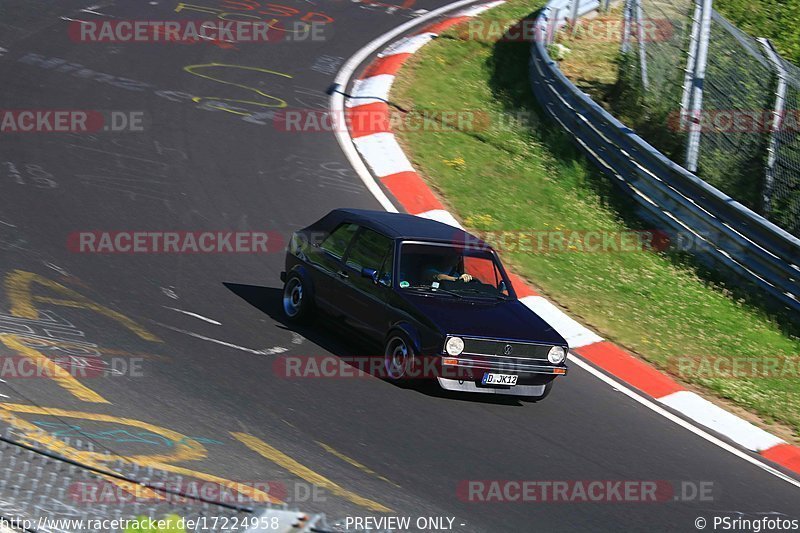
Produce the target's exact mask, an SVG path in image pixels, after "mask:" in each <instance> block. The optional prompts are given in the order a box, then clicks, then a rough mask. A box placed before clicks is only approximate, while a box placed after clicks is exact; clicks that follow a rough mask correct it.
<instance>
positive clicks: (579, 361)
mask: <svg viewBox="0 0 800 533" xmlns="http://www.w3.org/2000/svg"><path fill="white" fill-rule="evenodd" d="M569 360H570V362H572V363H575V364H576V365H578V366H579V367H581V368H582V369H584V370H586V371H587V372H589V373H590V374H592V375H593V376H595V377H596V378H598V379H600V380H602V381H604V382H606V383H607V384H608V385H611V386H612V387H613V388H615V389H617V390H618V391H619V392H621V393H622V394H624V395H625V396H628V397H629V398H631V399H632V400H634V401H637V402H639V403H640V404H642V405H644V406H645V407H647V408H648V409H650V410H652V411H654V412H656V413H657V414H659V415H661V416H663V417H664V418H666V419H667V420H669V421H671V422H674V423H676V424H678V425H679V426H681V427H682V428H684V429H687V430H689V431H691V432H692V433H694V434H695V435H697V436H698V437H700V438H703V439H705V440H707V441H708V442H710V443H712V444H715V445H716V446H719V447H720V448H722V449H723V450H725V451H727V452H730V453H732V454H733V455H735V456H736V457H739V458H741V459H744V460H745V461H747V462H748V463H750V464H752V465H755V466H757V467H758V468H760V469H761V470H764V471H766V472H768V473H770V474H772V475H773V476H775V477H778V478H780V479H782V480H784V481H786V482H787V483H789V484H791V485H794V486H795V487H798V488H800V481H798V480H796V479H794V478H792V477H791V476H788V475H786V474H784V473H783V472H781V471H780V470H777V469H775V468H773V467H771V466H769V465H768V464H766V463H764V462H762V461H759V460H758V459H756V458H755V457H752V456H751V455H748V454H747V453H745V452H743V451H742V450H740V449H738V448H736V447H734V446H732V445H730V444H728V443H727V442H725V441H723V440H720V439H719V438H717V437H715V436H714V435H712V434H710V433H708V432H706V431H705V430H703V429H701V428H699V427H697V426H695V425H694V424H692V423H691V422H688V421H686V420H684V419H683V418H681V417H679V416H677V415H675V414H673V413H670V412H669V411H667V410H666V409H664V408H663V407H661V406H659V405H658V404H656V403H655V402H654V401H652V400H650V399H648V398H645V397H644V396H642V395H641V394H638V393H636V392H634V391H632V390H631V389H629V388H628V387H626V386H625V385H623V384H622V383H620V382H619V381H617V380H615V379H613V378H612V377H610V376H607V375H606V374H604V373H603V372H601V371H599V370H597V369H596V368H594V367H593V366H591V365H590V364H589V363H587V362H585V361H584V360H582V359H580V358H578V357H576V356H575V355H574V354H569Z"/></svg>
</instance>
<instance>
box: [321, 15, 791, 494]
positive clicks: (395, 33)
mask: <svg viewBox="0 0 800 533" xmlns="http://www.w3.org/2000/svg"><path fill="white" fill-rule="evenodd" d="M471 3H474V0H459V1H458V2H454V3H452V4H449V5H446V6H443V7H440V8H438V9H436V10H434V11H431V12H430V13H428V14H427V15H423V16H421V17H419V18H417V19H412V20H410V21H408V22H406V23H404V24H401V25H400V26H398V27H396V28H395V29H394V30H391V31H389V32H387V33H385V34H383V35H381V36H379V37H377V38H375V39H373V40H372V41H370V42H369V43H367V44H366V45H365V46H363V47H362V48H361V49H360V50H358V51H357V52H356V53H355V54H354V55H353V56H351V57H350V59H348V60H347V63H345V64H344V66H343V67H342V68H341V69H340V70H339V73H338V74H337V75H336V79H335V83H337V84H338V85H339V88H340V89H342V90H345V89H346V88H347V85H348V84H349V83H350V78H351V77H352V76H353V73H354V72H355V70H356V69H357V68H358V67H359V66H360V65H361V64H362V63H363V62H364V61H365V60H366V59H367V58H368V57H369V56H370V55H372V54H374V53H375V52H376V51H377V50H378V49H380V48H381V47H384V46H385V45H386V43H388V42H389V41H391V40H392V39H394V38H396V37H399V36H400V35H402V34H403V33H406V32H408V31H410V30H411V29H413V28H414V27H416V26H418V25H422V24H424V23H426V22H428V21H429V20H431V19H434V18H436V17H438V16H440V15H443V14H445V13H447V12H448V11H452V10H454V9H458V8H461V7H464V6H466V5H468V4H471ZM330 110H331V116H332V118H333V120H334V121H335V122H334V123H335V124H345V117H344V96H343V95H342V94H340V93H334V94H333V95H331V100H330ZM335 135H336V140H337V141H338V142H339V146H341V147H342V151H343V152H344V154H345V156H346V157H347V159H348V161H349V162H350V164H351V165H352V166H353V169H355V171H356V173H357V174H358V176H359V177H360V178H361V181H363V182H364V184H365V185H366V187H367V190H369V191H370V192H371V193H372V195H373V196H374V197H375V199H376V200H378V202H379V203H380V204H381V205H382V206H383V208H384V209H386V210H387V211H389V212H395V213H396V212H397V208H396V207H395V206H394V205H393V204H392V202H391V201H390V200H389V198H388V197H387V196H386V194H384V192H383V191H382V190H381V188H380V187H379V186H378V184H377V181H376V180H375V179H374V178H373V177H372V175H371V174H370V172H369V170H368V169H367V167H366V165H365V164H364V162H363V161H362V160H361V156H360V155H359V154H358V152H357V151H356V149H355V146H354V145H353V140H352V139H351V138H350V135H349V131H348V130H347V128H338V127H337V128H336V132H335ZM569 359H570V361H572V362H573V363H575V364H576V365H578V366H580V367H581V368H583V369H584V370H586V371H587V372H589V373H590V374H592V375H593V376H595V377H596V378H598V379H600V380H601V381H603V382H605V383H606V384H608V385H610V386H611V387H612V388H614V389H617V390H618V391H620V392H622V393H623V394H625V395H626V396H628V397H630V398H631V399H633V400H634V401H636V402H639V403H640V404H642V405H644V406H645V407H647V408H648V409H650V410H652V411H654V412H655V413H656V414H659V415H661V416H663V417H664V418H666V419H667V420H670V421H671V422H674V423H675V424H677V425H679V426H681V427H682V428H684V429H686V430H688V431H690V432H692V433H694V434H695V435H697V436H698V437H700V438H702V439H705V440H707V441H708V442H711V443H712V444H714V445H716V446H718V447H720V448H722V449H723V450H725V451H727V452H729V453H731V454H733V455H735V456H737V457H739V458H741V459H743V460H745V461H747V462H748V463H750V464H752V465H754V466H756V467H758V468H760V469H762V470H764V471H765V472H767V473H769V474H772V475H773V476H775V477H777V478H779V479H782V480H783V481H786V482H787V483H789V484H791V485H794V486H795V487H798V488H800V481H798V480H796V479H794V478H792V477H790V476H788V475H786V474H784V473H783V472H781V471H779V470H777V469H775V468H773V467H771V466H769V465H768V464H766V463H764V462H762V461H760V460H758V459H756V458H754V457H752V456H750V455H748V454H747V453H745V452H743V451H742V450H740V449H738V448H736V447H734V446H732V445H730V444H728V443H727V442H724V441H722V440H720V439H719V438H717V437H715V436H713V435H711V434H710V433H708V432H707V431H705V430H703V429H702V428H700V427H697V426H695V425H693V424H692V423H691V422H689V421H687V420H684V419H683V418H681V417H679V416H677V415H675V414H673V413H671V412H669V411H667V410H666V409H664V408H663V407H661V406H659V405H657V404H656V403H654V402H653V401H651V400H650V399H648V398H646V397H645V396H642V395H641V394H638V393H636V392H634V391H633V390H631V389H629V388H628V387H626V386H624V385H622V384H621V383H620V382H618V381H616V380H615V379H612V378H611V377H609V376H607V375H605V374H604V373H602V372H600V371H599V370H597V369H595V368H594V367H592V366H591V365H589V364H588V363H587V362H585V361H583V360H582V359H579V358H578V357H576V356H575V355H573V354H570V355H569Z"/></svg>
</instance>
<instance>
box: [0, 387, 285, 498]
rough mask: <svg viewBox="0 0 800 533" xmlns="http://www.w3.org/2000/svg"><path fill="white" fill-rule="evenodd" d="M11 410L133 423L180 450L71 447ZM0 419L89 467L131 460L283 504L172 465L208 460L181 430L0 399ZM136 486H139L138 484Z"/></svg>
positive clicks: (232, 483) (258, 492)
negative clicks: (121, 452)
mask: <svg viewBox="0 0 800 533" xmlns="http://www.w3.org/2000/svg"><path fill="white" fill-rule="evenodd" d="M12 412H17V413H26V414H38V415H45V416H57V417H60V418H76V419H81V420H91V421H95V422H110V423H119V424H123V425H127V426H133V427H137V428H140V429H144V430H146V431H150V432H152V433H155V434H158V435H161V436H163V437H166V438H168V439H170V440H172V441H173V442H175V443H176V447H177V448H178V451H177V452H176V453H175V454H173V455H156V454H153V455H129V456H124V455H110V456H109V455H106V454H104V453H99V452H90V451H81V450H76V449H75V448H72V447H70V446H69V445H67V444H66V443H64V442H63V441H61V440H59V439H58V438H56V437H53V436H52V435H50V434H49V433H47V432H45V431H44V430H42V429H41V428H39V427H38V426H36V425H34V424H31V423H30V422H26V421H25V420H22V419H21V418H18V417H16V416H14V415H13V414H11V413H12ZM0 419H3V420H9V423H11V424H12V425H14V426H15V427H17V428H19V429H23V430H25V437H26V438H27V439H28V440H30V441H32V442H38V443H40V444H42V445H43V446H45V447H47V448H49V449H51V450H53V451H55V452H57V453H60V454H61V455H63V456H65V457H68V458H70V459H73V460H75V461H79V462H82V463H85V464H88V465H90V466H94V467H96V468H102V466H99V465H101V464H102V463H103V462H105V461H113V460H116V459H123V460H125V461H130V462H131V463H136V464H139V465H141V466H149V467H152V468H155V469H159V470H165V471H168V472H173V473H175V474H180V475H184V476H192V477H195V478H197V479H203V480H206V481H211V482H213V483H217V484H218V485H221V486H224V487H227V488H229V489H232V490H235V491H236V492H238V493H241V494H243V495H245V496H247V497H248V498H249V499H250V500H251V501H253V502H268V503H274V504H283V503H284V502H283V501H281V500H280V499H278V498H275V497H274V496H271V495H270V494H268V493H266V492H264V491H262V490H260V489H256V488H254V487H251V486H248V485H246V484H241V483H239V482H236V481H231V480H229V479H225V478H222V477H219V476H215V475H213V474H208V473H206V472H199V471H197V470H192V469H190V468H184V467H181V466H176V465H173V464H170V461H175V462H177V461H195V460H199V459H205V458H206V457H207V450H206V448H205V446H203V445H202V444H200V443H199V442H197V441H196V440H194V439H191V438H189V437H186V436H185V435H183V434H181V433H178V432H176V431H172V430H170V429H167V428H164V427H161V426H156V425H154V424H149V423H147V422H142V421H141V420H134V419H131V418H119V417H115V416H110V415H101V414H97V413H84V412H79V411H68V410H65V409H56V408H44V407H35V406H30V405H22V404H11V403H1V402H0ZM11 419H13V420H11ZM117 481H119V480H117ZM120 483H123V484H124V486H123V485H119V486H120V487H122V488H125V490H127V491H128V492H131V490H133V489H132V488H131V487H129V486H128V485H130V484H128V483H125V482H122V481H120ZM126 487H127V488H126ZM136 487H140V486H139V485H136ZM129 489H130V490H129ZM147 490H149V489H147ZM151 492H152V491H151ZM148 494H150V493H148ZM141 497H146V496H141ZM155 497H158V498H160V496H158V495H157V496H155Z"/></svg>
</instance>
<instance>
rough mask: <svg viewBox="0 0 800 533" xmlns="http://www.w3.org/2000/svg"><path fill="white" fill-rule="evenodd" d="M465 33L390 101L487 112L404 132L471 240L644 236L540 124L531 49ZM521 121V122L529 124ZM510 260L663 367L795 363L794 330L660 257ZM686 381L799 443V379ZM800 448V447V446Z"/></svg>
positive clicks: (404, 81) (516, 11)
mask: <svg viewBox="0 0 800 533" xmlns="http://www.w3.org/2000/svg"><path fill="white" fill-rule="evenodd" d="M541 5H542V2H536V3H531V2H526V1H522V0H511V1H510V2H509V3H507V4H505V5H504V6H502V7H499V8H496V9H494V10H491V11H489V12H487V13H486V14H484V15H483V16H482V18H483V20H484V21H486V22H487V23H492V22H503V21H511V20H518V19H521V18H523V17H526V16H527V15H529V14H530V12H531V10H533V9H536V8H538V7H540V6H541ZM462 36H463V31H462V32H459V29H458V28H454V29H453V30H451V31H449V32H447V33H446V34H444V35H443V36H442V37H440V38H439V39H437V40H436V41H434V42H433V43H431V44H429V45H428V46H426V47H425V48H424V49H423V50H422V51H421V52H420V53H418V54H416V55H414V56H413V57H412V58H411V60H410V61H409V63H407V64H406V66H405V67H404V68H403V70H402V71H401V72H400V75H399V77H398V80H397V82H396V83H395V86H394V88H393V92H392V95H391V99H392V100H393V101H394V102H396V103H397V104H398V105H399V106H400V107H402V108H405V109H409V110H414V111H418V112H423V113H424V112H436V111H441V110H481V111H482V112H485V113H487V114H488V117H489V120H488V121H481V123H482V124H486V123H488V126H487V127H486V128H484V129H480V130H478V129H475V130H473V131H465V130H459V131H430V130H429V131H404V132H398V137H399V139H400V142H401V144H403V146H404V147H405V148H406V151H407V153H408V155H409V157H410V158H411V160H412V162H413V163H414V165H415V167H416V168H417V169H418V171H419V172H420V173H421V175H422V176H423V177H424V178H425V179H426V180H427V182H428V183H429V184H430V185H431V186H432V187H433V188H434V189H435V190H436V191H438V192H439V193H440V194H441V196H442V197H443V198H444V199H445V200H446V202H447V203H449V205H450V207H451V208H452V210H453V211H454V212H455V213H456V214H457V215H458V216H459V217H460V218H461V220H462V221H464V223H465V225H466V226H467V227H468V228H470V229H472V230H475V231H477V232H479V233H480V232H487V231H488V232H491V231H522V232H531V231H546V230H562V229H570V230H601V231H608V232H620V231H625V230H626V229H630V228H634V229H635V228H639V227H643V226H642V225H641V223H640V222H639V221H638V220H637V219H636V218H635V216H634V215H633V214H632V212H631V211H630V208H629V206H630V204H631V202H630V200H629V199H628V198H626V197H624V196H621V193H619V192H618V191H617V190H616V189H615V188H614V186H613V184H612V183H610V181H609V179H607V178H606V177H604V176H603V175H602V174H600V173H599V172H598V171H596V170H595V169H594V168H593V167H592V166H591V165H590V164H589V163H588V162H587V161H586V160H585V159H584V158H583V157H582V156H581V155H580V153H579V152H578V151H577V150H576V149H575V148H574V146H573V144H572V143H571V141H570V139H569V138H567V137H566V135H565V134H564V133H562V132H561V131H560V130H559V129H558V128H557V127H556V126H555V125H554V124H553V123H551V122H550V121H549V120H547V119H545V118H543V116H542V115H540V110H539V108H538V106H537V104H536V101H535V99H534V98H533V96H532V94H531V91H530V87H529V80H528V57H529V50H528V44H527V43H521V42H496V43H491V42H489V43H487V42H480V41H479V40H474V39H473V40H469V39H466V38H463V37H462ZM522 118H525V120H522ZM502 255H503V258H504V261H505V262H506V263H509V264H511V265H513V267H514V270H515V271H516V272H518V273H519V274H521V275H523V276H525V277H527V278H528V279H530V280H532V281H533V283H534V285H535V286H537V287H538V288H539V290H540V291H541V292H542V293H544V294H545V295H547V296H548V297H549V298H550V299H552V300H554V301H556V302H557V303H558V304H560V305H561V306H562V307H564V308H566V309H567V310H569V313H570V314H571V315H573V316H576V317H579V318H580V319H582V321H583V322H584V323H586V324H588V325H590V326H591V327H593V328H594V329H596V330H598V331H599V332H600V333H601V334H602V335H603V336H604V337H606V338H608V339H609V340H612V341H614V342H617V343H619V344H621V345H623V346H625V347H627V348H628V349H629V350H631V351H633V352H635V353H636V354H638V355H640V356H641V357H643V358H644V359H646V360H648V361H650V362H651V363H653V364H654V365H656V366H657V367H660V368H662V369H665V370H670V369H672V370H674V369H675V368H676V366H677V365H679V364H680V362H681V361H683V360H685V358H692V359H697V358H700V357H734V358H753V357H757V358H766V357H774V356H782V357H785V358H787V360H789V361H792V362H794V363H795V364H800V356H798V354H800V338H798V336H797V327H798V325H797V324H796V323H792V322H791V321H788V322H787V321H783V322H779V321H778V320H776V319H775V318H773V317H771V316H769V315H768V314H767V313H766V312H765V311H763V310H761V309H759V308H756V307H752V306H750V305H748V304H746V303H745V302H744V301H742V300H737V299H735V298H733V297H732V295H731V294H730V293H729V292H728V291H726V290H725V289H724V288H722V287H721V286H718V285H714V284H712V283H710V282H709V281H707V280H706V279H704V277H703V276H705V273H702V272H700V271H698V270H697V269H696V268H694V267H693V266H692V265H691V262H689V261H687V260H686V259H685V258H684V257H681V256H678V255H669V254H666V253H653V252H630V253H580V252H578V251H573V252H546V253H525V252H522V251H513V250H507V251H504V252H502ZM682 379H683V380H684V381H686V382H689V383H692V384H695V385H698V386H700V387H703V388H705V389H706V390H711V391H713V392H714V393H716V394H717V395H719V396H720V397H723V398H726V399H729V400H731V401H733V402H735V403H736V404H737V405H739V406H742V407H745V408H747V409H750V410H752V411H755V412H756V413H758V414H759V415H760V416H761V420H762V423H763V424H766V425H770V424H777V425H776V426H775V427H774V429H776V430H781V431H784V434H785V435H786V434H787V433H786V432H785V430H786V429H788V434H791V435H793V437H794V438H797V437H798V436H800V379H798V375H797V374H794V375H793V376H789V378H788V379H782V378H771V379H766V378H764V379H761V378H735V379H732V378H726V377H710V376H707V375H706V376H700V375H694V376H692V375H685V376H682ZM799 440H800V439H799Z"/></svg>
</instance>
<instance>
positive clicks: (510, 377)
mask: <svg viewBox="0 0 800 533" xmlns="http://www.w3.org/2000/svg"><path fill="white" fill-rule="evenodd" d="M517 377H518V376H516V375H514V374H494V373H492V372H487V373H486V374H484V375H483V380H482V381H481V383H482V384H484V385H506V386H513V385H516V384H517Z"/></svg>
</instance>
